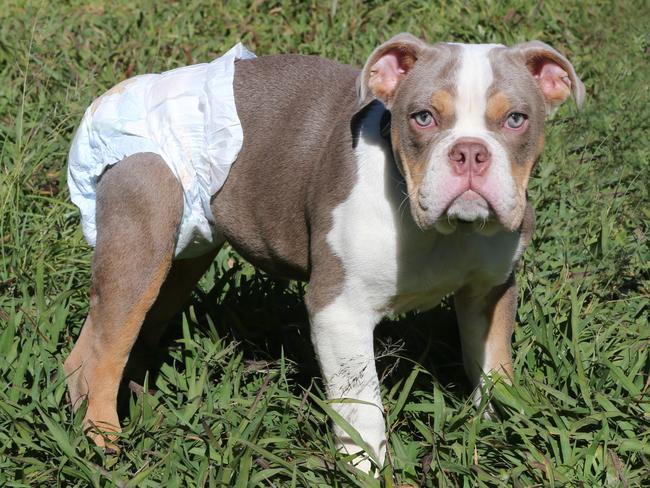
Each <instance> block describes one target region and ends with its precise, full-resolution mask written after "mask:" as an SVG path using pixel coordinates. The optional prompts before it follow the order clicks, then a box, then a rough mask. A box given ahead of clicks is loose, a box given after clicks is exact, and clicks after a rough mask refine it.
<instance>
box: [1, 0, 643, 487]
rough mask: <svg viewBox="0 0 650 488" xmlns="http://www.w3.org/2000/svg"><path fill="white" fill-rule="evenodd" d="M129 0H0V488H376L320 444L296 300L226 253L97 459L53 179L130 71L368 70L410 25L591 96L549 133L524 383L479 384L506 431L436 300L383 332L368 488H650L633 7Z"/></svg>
mask: <svg viewBox="0 0 650 488" xmlns="http://www.w3.org/2000/svg"><path fill="white" fill-rule="evenodd" d="M138 3H139V2H131V1H126V0H114V1H112V2H103V1H95V2H92V3H89V4H83V3H81V2H78V1H71V2H65V3H63V2H49V3H48V2H27V3H25V2H22V1H11V0H5V1H4V2H2V8H1V9H0V485H2V486H28V485H30V486H31V485H33V486H55V485H60V486H88V485H92V486H113V485H118V486H158V485H162V484H164V485H165V486H170V487H172V486H194V485H199V486H233V487H245V486H287V487H288V486H310V487H311V486H323V487H325V486H341V487H343V486H373V485H376V486H378V485H379V482H376V481H373V480H370V479H367V478H364V477H363V476H361V475H358V474H355V473H353V472H352V471H350V470H349V469H348V468H347V466H346V459H345V458H344V457H343V456H340V455H336V454H335V452H334V442H333V440H332V435H331V433H330V429H329V427H328V422H327V421H328V418H329V417H330V416H331V409H330V407H329V406H328V405H327V404H326V403H325V402H324V401H323V398H324V397H323V395H322V391H321V385H320V383H319V380H318V378H317V377H318V371H317V368H316V367H315V363H314V361H313V358H312V353H311V351H310V349H309V341H308V339H307V338H308V325H307V321H306V317H305V311H304V309H303V308H302V306H301V304H300V299H301V296H302V293H303V289H302V287H301V286H300V285H297V284H286V283H281V282H280V283H278V282H273V281H270V280H269V279H268V278H267V277H266V276H264V275H261V274H257V273H255V272H254V271H253V270H252V268H251V267H250V266H249V265H248V264H246V263H244V262H242V261H241V260H240V259H239V258H238V257H237V256H236V255H234V253H232V251H229V250H228V249H226V250H224V251H222V253H221V254H220V256H219V258H218V259H217V261H216V262H215V264H214V266H213V268H212V269H211V270H210V272H209V273H208V275H207V276H206V277H205V278H204V279H203V281H202V282H201V285H200V287H199V289H197V291H196V293H195V294H194V296H193V299H192V302H191V304H190V305H189V306H188V307H187V308H186V309H185V310H184V312H183V314H182V316H181V317H179V319H178V321H177V325H178V332H177V333H176V335H175V336H171V337H170V339H169V341H168V347H167V349H166V350H165V351H163V353H162V359H164V362H163V365H162V367H161V370H160V374H159V375H158V377H157V379H156V381H155V382H153V381H152V382H151V384H145V385H144V388H142V389H139V388H134V389H135V390H137V393H132V394H131V395H130V397H129V396H127V398H126V400H127V405H126V408H125V411H126V416H125V418H124V421H123V424H124V426H125V431H124V435H123V438H122V439H121V440H120V444H121V446H122V451H121V453H119V454H117V455H111V454H106V453H104V452H102V451H101V450H99V449H97V448H95V447H94V446H93V445H91V444H90V443H89V441H88V440H87V439H86V437H85V436H84V435H83V434H82V433H81V418H82V415H83V412H79V413H77V414H73V413H72V412H71V410H70V408H69V406H68V405H67V404H66V401H65V379H64V375H63V372H62V367H61V365H62V361H63V358H64V357H65V356H66V355H67V353H68V352H69V350H70V348H71V346H72V344H73V341H74V339H75V338H76V336H77V335H78V333H79V329H80V326H81V324H82V320H83V318H84V316H85V314H86V311H87V306H88V304H87V290H88V283H89V262H90V257H91V249H89V248H88V247H87V246H86V244H85V243H84V241H83V238H82V235H81V231H80V228H79V224H78V213H77V210H76V209H75V208H74V207H73V206H72V205H71V204H70V203H69V201H68V192H67V189H66V186H65V163H66V155H67V149H68V146H69V143H70V140H71V136H72V133H73V130H74V128H75V126H76V124H77V123H78V122H79V120H80V117H81V114H82V113H83V110H84V109H85V107H86V106H87V105H88V104H89V103H90V101H91V100H92V99H93V98H94V97H96V96H97V95H98V94H100V93H101V92H103V91H104V90H106V89H107V88H109V87H110V86H112V85H113V84H115V83H116V82H118V81H120V80H122V79H124V78H125V77H127V76H130V75H131V74H137V73H144V72H151V71H161V70H165V69H169V68H173V67H176V66H181V65H185V64H187V63H192V62H199V61H207V60H210V59H212V58H214V57H215V56H216V55H217V54H219V53H221V52H223V51H224V50H226V49H227V48H229V47H230V46H231V45H232V44H233V43H234V42H236V41H237V40H238V39H242V40H243V41H244V42H245V43H246V44H247V45H248V46H249V47H250V48H251V49H252V50H254V51H255V52H257V53H258V54H260V55H263V54H268V53H276V52H299V53H309V54H319V55H323V56H327V57H332V58H336V59H339V60H341V61H344V62H348V63H353V64H356V65H360V64H361V63H363V61H364V59H365V57H366V56H367V55H368V54H369V53H370V51H371V50H372V48H373V47H374V46H376V45H377V44H378V43H379V42H381V41H383V40H385V39H387V38H388V37H389V36H391V35H393V34H395V33H397V32H399V31H403V30H408V31H411V32H412V33H414V34H416V35H419V36H422V37H424V38H426V39H428V40H430V41H436V40H455V41H466V42H504V43H513V42H518V41H523V40H528V39H533V38H538V39H541V40H544V41H546V42H548V43H550V44H551V45H553V46H555V47H556V48H558V49H559V50H561V51H562V52H564V53H565V54H567V55H568V56H569V57H570V59H571V60H572V61H573V62H574V65H575V67H576V70H577V71H578V73H579V74H580V75H581V76H582V78H583V80H584V82H585V84H586V87H587V95H588V98H587V103H586V106H585V109H584V111H582V112H580V113H578V112H576V110H575V109H574V108H573V107H570V106H567V107H563V108H562V109H561V110H560V111H559V112H558V113H557V114H556V116H555V117H554V119H553V120H552V121H550V122H549V124H548V127H547V149H546V152H545V155H544V157H543V159H542V161H541V163H540V165H539V166H538V168H537V169H536V172H535V174H534V177H533V178H532V181H531V184H530V189H529V195H530V198H531V199H532V201H533V202H534V204H535V207H536V209H537V215H538V224H537V230H536V233H535V238H534V241H533V243H532V245H531V247H530V248H529V249H528V251H527V252H526V255H525V260H524V264H523V265H522V266H521V268H520V269H519V271H518V278H519V285H520V290H521V293H520V299H519V301H520V304H519V315H518V323H519V327H518V328H517V331H516V333H515V337H514V351H515V371H516V375H517V384H516V385H515V386H513V387H507V386H504V385H495V386H494V387H493V388H491V397H492V402H493V404H494V406H495V408H496V410H497V411H498V413H499V415H500V417H501V420H494V421H492V420H486V419H484V418H483V417H482V415H481V411H482V409H483V408H484V406H483V407H481V408H478V409H477V408H475V407H474V406H472V405H471V403H470V401H469V400H468V394H467V393H468V392H467V387H466V385H464V380H463V376H462V373H460V370H461V369H462V368H461V367H460V362H459V361H460V358H459V355H458V345H457V341H458V338H457V336H456V334H455V332H454V321H453V315H452V314H451V312H450V310H449V307H442V308H441V309H440V310H437V311H434V312H432V313H429V314H425V315H421V316H415V315H409V316H406V317H396V318H393V319H392V320H390V321H387V322H386V323H385V324H382V325H381V326H380V327H379V329H378V342H377V350H378V353H379V355H380V356H381V358H380V359H379V363H378V365H379V371H380V375H381V377H382V396H383V399H384V402H385V404H386V408H387V411H388V415H387V429H388V431H389V435H390V457H389V463H388V464H389V466H388V467H387V468H386V469H385V471H384V476H383V482H382V483H383V484H384V485H385V486H399V485H402V486H420V485H422V486H430V487H438V486H463V487H473V486H514V487H524V486H526V487H527V486H558V487H559V486H579V487H595V486H621V487H627V486H642V485H644V484H645V486H648V483H649V481H648V480H650V444H649V441H650V429H649V427H650V396H649V387H650V379H649V376H648V370H649V364H650V363H649V359H648V343H649V340H650V328H649V326H648V304H649V302H650V300H649V299H650V285H649V283H650V272H649V262H650V252H649V250H648V235H649V230H650V229H649V227H650V226H649V222H650V204H649V201H650V200H649V198H648V188H649V186H650V178H648V159H649V155H650V150H649V145H648V142H649V133H650V131H649V128H650V103H649V102H650V99H649V98H650V97H649V96H648V90H649V88H648V87H649V84H650V73H649V69H648V54H649V53H650V38H649V36H648V23H649V21H650V13H649V11H648V7H647V4H646V3H645V2H642V1H635V2H633V1H627V2H612V3H610V2H604V1H597V2H573V1H566V0H565V1H563V0H548V1H545V2H540V3H539V5H538V4H537V3H536V2H526V1H523V0H516V1H513V2H509V3H508V2H499V1H479V2H467V4H468V5H469V4H470V3H471V4H473V5H474V6H472V7H469V6H468V7H466V6H464V5H465V3H466V2H462V1H460V0H454V1H450V2H444V3H445V6H442V5H438V4H437V2H416V1H410V2H403V1H389V2H359V1H357V2H347V1H340V2H335V1H334V2H317V1H312V2H297V1H294V2H289V1H284V2H282V1H281V2H260V1H254V2H244V1H233V2H228V5H226V6H222V5H221V4H220V3H219V2H199V1H188V2H175V3H172V2H156V3H157V4H158V5H157V6H156V7H154V6H153V5H149V6H144V7H143V6H137V4H138ZM152 3H153V2H152ZM533 3H534V4H535V5H533ZM396 324H397V326H396Z"/></svg>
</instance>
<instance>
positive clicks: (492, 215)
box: [435, 189, 499, 235]
mask: <svg viewBox="0 0 650 488" xmlns="http://www.w3.org/2000/svg"><path fill="white" fill-rule="evenodd" d="M498 227H499V220H498V218H497V215H496V212H495V211H494V209H493V208H492V206H491V205H490V203H489V202H488V201H487V199H485V198H484V197H483V196H482V195H481V194H480V193H478V192H476V191H474V190H471V189H469V190H467V191H465V192H463V193H462V194H461V195H459V196H458V197H456V198H455V199H454V200H453V201H452V202H451V203H450V204H449V205H448V207H447V208H446V210H445V211H444V212H443V213H442V215H441V216H440V218H438V219H437V221H436V223H435V228H436V230H438V231H439V232H441V233H443V234H450V233H452V232H454V231H456V230H462V231H467V232H476V233H478V234H483V235H490V234H493V233H494V232H495V231H496V230H497V228H498Z"/></svg>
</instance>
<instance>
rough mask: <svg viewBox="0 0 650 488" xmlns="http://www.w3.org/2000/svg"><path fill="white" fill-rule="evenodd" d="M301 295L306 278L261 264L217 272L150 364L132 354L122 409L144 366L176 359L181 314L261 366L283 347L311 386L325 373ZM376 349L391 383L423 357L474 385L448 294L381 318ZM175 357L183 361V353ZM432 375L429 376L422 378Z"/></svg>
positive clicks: (452, 381) (455, 386)
mask: <svg viewBox="0 0 650 488" xmlns="http://www.w3.org/2000/svg"><path fill="white" fill-rule="evenodd" d="M303 300H304V286H303V285H301V284H298V283H295V282H289V281H284V280H274V279H271V278H270V277H269V276H268V275H266V274H264V273H262V272H254V273H252V274H250V275H248V276H244V275H239V276H238V277H237V278H236V280H235V278H234V273H233V276H232V277H231V278H230V279H222V280H217V281H216V283H215V284H214V285H213V286H212V288H211V289H210V290H209V291H207V292H206V291H203V290H201V289H200V288H197V290H196V291H195V292H194V293H193V295H192V299H191V301H190V303H188V304H187V305H186V306H185V307H184V309H183V310H182V311H181V312H179V314H178V315H177V317H176V318H175V319H174V320H173V321H172V323H171V324H170V326H169V329H168V330H167V333H166V334H165V336H164V337H163V339H162V341H161V344H160V347H159V349H158V350H157V351H155V352H152V351H150V352H149V354H148V357H147V358H144V361H145V365H146V367H143V364H142V362H143V358H142V357H138V356H137V355H133V356H132V357H131V358H130V360H129V364H128V365H127V369H126V371H125V376H124V380H123V382H122V387H121V389H120V401H119V407H120V408H119V410H120V414H121V416H122V415H125V414H126V412H127V410H126V409H127V408H128V403H129V402H128V399H129V395H130V391H133V390H134V387H135V389H137V387H138V386H137V385H142V382H143V380H144V374H145V371H148V373H149V385H153V384H155V380H156V376H157V375H158V373H159V371H160V369H161V367H162V365H163V364H165V363H170V364H171V362H172V357H171V354H170V351H171V349H172V348H177V347H178V342H177V341H178V339H179V338H180V337H181V335H182V327H181V325H182V323H183V314H185V319H186V321H187V323H188V325H189V327H190V331H191V332H196V333H205V334H208V333H209V331H210V326H209V322H211V323H212V324H213V326H212V327H213V328H212V333H214V329H216V332H217V334H218V335H219V337H221V338H224V339H225V340H226V341H237V343H238V345H237V348H238V350H239V351H241V352H242V353H243V355H244V361H245V363H246V364H248V365H249V366H250V367H251V368H255V367H256V365H260V367H263V365H265V364H268V363H269V362H275V361H278V360H279V359H280V358H281V357H282V356H283V355H284V358H285V359H287V360H289V361H291V362H293V363H295V365H296V367H295V368H291V369H290V371H291V372H290V374H291V376H292V380H293V382H292V383H293V384H294V385H296V388H297V389H301V388H309V386H310V385H311V384H312V382H313V381H314V379H317V381H320V378H319V377H320V372H319V369H318V364H317V362H316V358H315V354H314V350H313V347H312V344H311V341H310V335H309V320H308V318H307V311H306V309H305V306H304V301H303ZM190 310H191V311H192V313H191V314H190V313H189V311H190ZM190 317H192V319H191V320H190ZM375 352H376V355H377V372H378V375H379V377H380V379H381V381H382V383H383V384H384V385H386V386H388V387H390V386H392V385H393V384H394V383H395V382H396V381H398V380H400V379H405V378H406V377H407V376H408V375H409V373H410V372H411V371H412V369H413V367H414V366H413V365H414V363H417V364H419V365H420V366H421V367H423V368H424V369H425V370H427V371H429V372H430V373H431V374H432V375H433V377H434V378H435V381H436V382H438V383H439V384H441V385H443V386H444V387H445V388H446V389H447V390H451V391H457V392H458V393H459V394H461V395H464V394H467V393H468V391H469V390H468V388H469V385H468V381H467V379H466V377H465V375H464V372H463V367H462V359H461V351H460V339H459V336H458V330H457V326H456V318H455V314H454V311H453V310H452V308H451V306H450V305H449V304H447V303H446V302H445V303H443V304H442V305H441V306H440V307H437V308H435V309H433V310H431V311H428V312H426V313H420V314H415V313H413V314H407V315H405V316H401V317H397V318H388V319H385V320H384V321H382V322H381V323H380V324H379V325H378V326H377V329H376V330H375ZM136 363H137V364H136ZM174 364H175V366H174V367H177V368H178V367H182V365H179V362H178V361H177V362H175V363H174ZM426 381H429V384H424V383H423V382H426ZM418 382H419V383H418ZM418 382H416V384H415V387H416V388H417V387H420V388H422V389H424V390H427V391H430V390H431V389H432V385H431V383H430V382H431V377H427V376H426V375H420V376H419V379H418Z"/></svg>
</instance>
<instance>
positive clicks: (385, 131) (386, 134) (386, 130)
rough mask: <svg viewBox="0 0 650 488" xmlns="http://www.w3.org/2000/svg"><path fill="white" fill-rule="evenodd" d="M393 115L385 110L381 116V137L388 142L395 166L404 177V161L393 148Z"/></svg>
mask: <svg viewBox="0 0 650 488" xmlns="http://www.w3.org/2000/svg"><path fill="white" fill-rule="evenodd" d="M390 121H391V114H390V110H385V111H384V113H383V114H382V115H381V120H380V121H379V135H380V136H381V138H382V139H383V140H384V141H385V142H386V145H387V146H388V148H389V149H390V152H391V154H392V155H393V161H395V166H397V170H398V171H399V174H400V175H401V176H402V178H403V177H404V171H403V169H402V160H401V159H400V157H399V154H397V152H396V151H395V148H394V147H393V141H392V139H391V137H390V129H391V123H390Z"/></svg>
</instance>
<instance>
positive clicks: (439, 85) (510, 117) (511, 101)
mask: <svg viewBox="0 0 650 488" xmlns="http://www.w3.org/2000/svg"><path fill="white" fill-rule="evenodd" d="M572 92H573V95H574V98H575V100H576V102H577V103H578V104H580V103H581V101H582V98H583V94H584V87H583V85H582V83H581V82H580V80H579V79H578V77H577V76H576V74H575V72H574V70H573V67H572V66H571V64H570V63H569V61H567V60H566V59H565V58H564V57H563V56H562V55H561V54H559V53H558V52H557V51H555V50H553V49H552V48H550V47H549V46H547V45H545V44H543V43H541V42H530V43H524V44H519V45H516V46H513V47H510V48H508V47H505V46H500V45H471V44H435V45H428V44H425V43H424V42H422V41H420V40H418V39H416V38H414V37H413V36H411V35H408V34H400V35H398V36H396V37H394V38H393V39H391V40H390V41H388V42H387V43H385V44H383V45H382V46H380V47H379V48H377V49H376V50H375V52H373V54H372V55H371V56H370V58H369V59H368V62H367V63H366V66H365V67H364V69H363V72H362V73H361V76H360V98H361V101H362V103H363V102H364V101H366V102H367V101H368V99H369V97H374V98H377V99H379V100H381V101H382V102H383V103H384V104H385V105H386V107H387V108H388V109H389V110H390V112H391V139H392V143H393V150H394V153H395V155H396V158H397V160H398V161H397V162H398V165H399V167H400V170H401V171H402V173H403V175H404V177H405V180H406V183H407V189H408V197H409V200H410V207H411V213H412V215H413V218H414V220H415V222H416V224H417V225H418V226H419V227H420V228H421V229H422V230H427V229H431V228H435V229H436V230H437V231H438V232H441V233H450V232H453V231H454V230H455V228H456V226H457V225H458V224H459V223H463V224H471V225H473V227H474V229H475V231H476V232H479V233H484V234H490V233H493V232H495V231H496V230H498V229H499V228H505V229H507V230H510V231H514V230H516V229H518V228H519V226H520V225H521V221H522V218H523V215H524V209H525V206H526V187H527V185H528V178H529V176H530V173H531V170H532V168H533V166H534V165H535V162H536V161H537V159H538V158H539V156H540V154H541V151H542V147H543V143H544V136H543V126H544V118H545V116H546V115H547V114H548V113H550V112H551V111H552V110H554V109H555V108H556V107H557V106H558V105H559V104H560V103H562V102H563V101H564V100H566V99H567V97H568V96H569V94H570V93H572Z"/></svg>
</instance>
